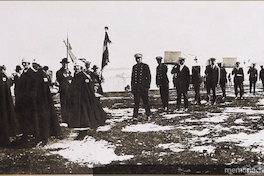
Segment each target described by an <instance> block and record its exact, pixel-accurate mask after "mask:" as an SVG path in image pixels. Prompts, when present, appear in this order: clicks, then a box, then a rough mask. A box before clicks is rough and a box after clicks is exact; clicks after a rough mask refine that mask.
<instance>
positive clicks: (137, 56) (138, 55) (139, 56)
mask: <svg viewBox="0 0 264 176" xmlns="http://www.w3.org/2000/svg"><path fill="white" fill-rule="evenodd" d="M134 56H135V58H142V57H143V55H142V54H140V53H136V54H135V55H134Z"/></svg>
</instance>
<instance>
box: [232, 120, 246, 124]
mask: <svg viewBox="0 0 264 176" xmlns="http://www.w3.org/2000/svg"><path fill="white" fill-rule="evenodd" d="M243 122H244V121H243V120H242V119H236V120H235V121H234V123H237V124H240V123H243Z"/></svg>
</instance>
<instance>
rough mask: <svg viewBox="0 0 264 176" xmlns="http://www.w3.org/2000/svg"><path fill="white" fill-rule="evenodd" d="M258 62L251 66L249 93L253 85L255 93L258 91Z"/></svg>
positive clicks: (249, 71)
mask: <svg viewBox="0 0 264 176" xmlns="http://www.w3.org/2000/svg"><path fill="white" fill-rule="evenodd" d="M255 66H256V64H255V63H253V64H252V67H250V68H249V70H248V74H249V93H252V87H253V94H254V95H255V93H256V82H257V79H258V70H257V69H256V68H255Z"/></svg>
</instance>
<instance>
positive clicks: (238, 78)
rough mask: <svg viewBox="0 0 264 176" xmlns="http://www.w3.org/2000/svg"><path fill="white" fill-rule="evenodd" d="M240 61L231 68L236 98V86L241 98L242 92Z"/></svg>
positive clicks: (242, 72)
mask: <svg viewBox="0 0 264 176" xmlns="http://www.w3.org/2000/svg"><path fill="white" fill-rule="evenodd" d="M239 64H240V62H236V66H235V67H234V68H233V70H232V75H234V89H235V95H236V99H238V96H237V95H238V88H239V94H240V98H242V99H243V94H244V85H243V82H244V71H243V68H242V67H239Z"/></svg>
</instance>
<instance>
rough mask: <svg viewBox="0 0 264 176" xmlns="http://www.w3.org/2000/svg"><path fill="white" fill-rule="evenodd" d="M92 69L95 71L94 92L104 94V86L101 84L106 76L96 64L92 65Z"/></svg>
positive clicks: (92, 76)
mask: <svg viewBox="0 0 264 176" xmlns="http://www.w3.org/2000/svg"><path fill="white" fill-rule="evenodd" d="M92 70H93V72H91V78H92V80H93V84H94V92H95V93H98V94H100V95H103V88H102V85H101V84H102V82H103V81H104V78H103V77H102V73H101V72H100V70H99V68H98V67H97V66H96V65H94V66H93V67H92Z"/></svg>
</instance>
